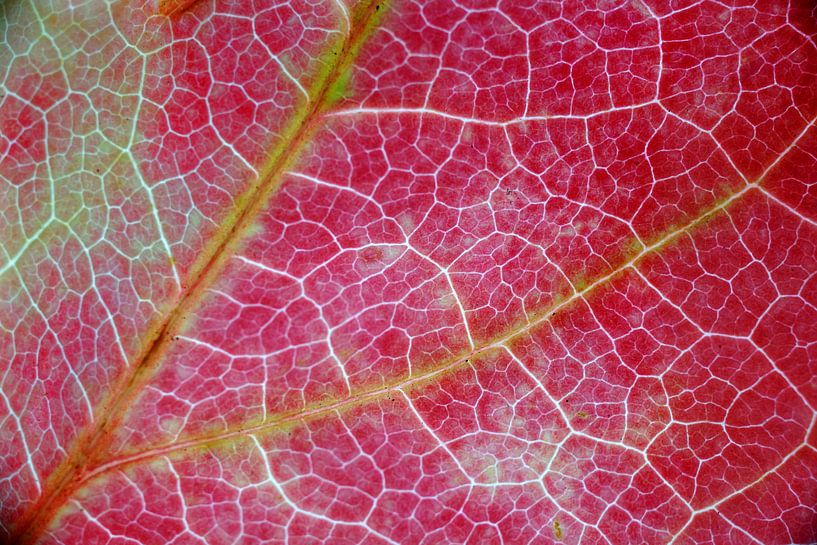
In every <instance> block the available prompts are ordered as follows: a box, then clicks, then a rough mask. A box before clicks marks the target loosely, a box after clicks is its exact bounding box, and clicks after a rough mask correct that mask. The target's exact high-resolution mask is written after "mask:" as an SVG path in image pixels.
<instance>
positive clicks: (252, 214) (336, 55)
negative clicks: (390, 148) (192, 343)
mask: <svg viewBox="0 0 817 545" xmlns="http://www.w3.org/2000/svg"><path fill="white" fill-rule="evenodd" d="M386 2H387V0H361V1H360V2H359V4H358V5H356V6H355V10H354V12H353V13H351V14H350V16H349V22H350V28H349V29H346V30H347V32H344V35H343V36H342V37H341V38H340V39H339V40H338V41H337V42H336V43H334V44H333V45H332V46H331V47H329V48H328V50H327V52H326V53H325V54H324V55H323V57H322V59H332V60H333V62H331V64H330V63H326V65H325V66H326V68H324V69H323V70H322V71H319V72H318V75H317V78H316V82H315V83H314V84H313V86H312V88H311V89H310V91H311V92H310V93H309V96H310V97H313V98H311V100H310V101H309V103H308V104H307V105H306V106H305V107H304V108H302V109H301V110H300V111H296V112H295V114H294V115H293V116H292V119H291V121H290V122H289V123H288V125H287V128H286V129H285V130H284V131H283V135H282V138H281V140H280V143H279V144H278V145H277V146H276V147H275V148H274V149H272V150H271V151H270V157H269V159H268V161H267V162H266V164H265V165H263V166H262V168H261V169H260V171H259V172H260V174H259V175H258V176H257V177H256V180H255V182H254V183H253V184H252V185H251V186H250V188H249V189H247V190H246V191H245V192H244V193H243V194H242V195H241V196H240V197H239V198H238V199H236V205H235V207H234V208H233V210H232V212H231V214H230V215H229V216H228V218H227V219H225V221H224V222H223V223H222V227H221V228H220V229H219V231H218V232H217V233H216V234H215V235H214V236H213V237H212V238H211V241H210V243H209V244H208V245H207V246H206V247H205V248H204V249H203V250H202V252H201V254H200V255H199V257H198V258H197V260H196V262H195V263H194V264H193V266H192V267H191V268H190V272H189V274H188V277H187V278H188V282H186V284H185V285H184V286H183V287H182V290H181V292H180V293H179V295H178V297H177V298H176V300H175V301H172V302H170V303H169V304H168V305H167V306H166V308H167V311H166V312H165V313H163V314H162V315H161V316H160V317H158V318H157V319H156V321H154V322H153V323H152V324H151V325H150V326H149V328H148V331H147V332H146V333H145V339H146V341H145V343H144V345H143V348H142V350H141V351H140V353H139V354H138V355H137V356H136V357H135V358H134V362H133V363H132V364H131V365H130V366H129V367H128V369H127V371H126V372H125V373H123V375H122V376H120V377H119V378H117V380H116V382H115V383H114V384H113V385H112V386H111V388H110V389H109V391H108V394H107V395H106V397H105V400H104V401H103V402H102V403H100V404H99V406H98V407H97V409H96V415H95V416H96V418H95V419H94V422H93V425H92V426H89V427H87V428H86V429H85V430H83V431H82V432H81V433H80V434H78V436H77V437H76V438H75V439H74V440H73V442H72V444H71V447H70V448H69V450H68V454H67V455H66V456H65V457H64V458H63V460H62V461H61V462H60V463H59V465H58V466H57V467H56V468H55V469H54V471H52V472H51V474H50V475H49V476H48V478H47V479H46V481H45V483H44V485H43V490H42V493H41V495H40V497H39V498H38V500H37V501H36V502H35V503H33V504H32V505H31V506H30V507H29V508H28V509H27V510H26V512H25V513H24V514H23V516H22V517H21V518H20V519H19V520H18V521H16V524H15V525H14V526H13V527H12V528H11V532H10V535H9V537H8V540H7V541H6V543H9V544H15V545H27V544H30V543H34V542H36V541H37V539H38V538H39V537H40V536H41V535H42V533H43V532H44V531H45V530H46V529H47V528H48V526H49V522H50V521H51V520H52V519H53V517H54V516H55V515H56V513H57V512H58V511H59V509H60V507H61V506H62V505H63V504H64V503H65V502H66V501H67V500H68V499H69V498H71V497H72V496H73V494H74V493H75V492H76V491H77V489H78V488H79V487H80V486H81V485H82V483H84V482H85V481H86V480H87V479H88V476H89V474H90V473H91V471H92V470H93V468H95V467H98V466H99V465H100V463H102V462H103V461H104V460H101V459H100V458H102V456H103V455H104V454H105V450H106V447H107V446H108V445H109V443H110V440H111V438H112V435H113V433H114V432H115V431H116V430H117V429H118V428H119V425H120V424H121V422H122V419H123V417H124V415H125V413H126V411H127V409H128V408H129V407H130V406H131V402H132V401H133V400H135V399H136V398H137V397H138V395H139V393H140V392H141V391H142V389H143V388H144V386H145V385H146V384H147V383H148V381H149V379H150V378H151V376H152V375H153V373H154V371H155V370H156V369H157V368H158V366H159V365H160V364H161V361H162V356H163V355H164V354H165V353H166V352H167V350H168V348H169V346H170V343H171V341H172V339H173V337H174V335H175V334H176V333H177V332H178V331H179V330H180V329H181V327H182V326H183V325H184V322H185V320H186V319H187V317H188V316H189V315H190V314H191V313H192V311H193V310H194V309H195V308H196V307H197V306H198V304H199V303H200V301H201V299H202V297H203V296H204V294H205V293H206V292H207V289H208V287H210V286H211V285H212V284H213V283H214V282H215V281H216V280H217V279H218V278H219V276H220V274H221V272H222V270H223V269H224V267H225V265H226V264H227V262H228V261H229V259H230V257H231V256H232V255H233V254H234V253H235V251H236V250H237V249H238V248H239V246H240V244H241V243H242V241H243V237H244V235H245V234H246V233H247V232H248V230H249V229H250V228H251V227H252V225H253V223H254V221H255V219H256V218H257V216H258V215H259V214H260V213H261V212H262V211H263V209H264V207H265V205H266V204H267V202H268V200H269V198H270V196H271V195H272V194H273V193H274V192H275V190H276V189H277V188H278V186H279V185H280V182H281V180H282V178H283V175H284V174H285V173H286V171H287V170H288V168H289V167H290V166H291V165H292V164H293V163H294V162H295V161H296V160H297V157H298V156H299V154H300V152H301V150H302V149H303V147H304V144H305V143H306V142H308V141H309V139H310V137H311V136H312V135H313V134H314V132H315V131H316V130H317V129H318V127H319V126H320V124H321V120H322V114H323V113H324V111H326V109H327V108H328V107H329V106H331V104H332V102H333V101H334V100H336V99H337V96H333V95H334V93H335V92H337V87H338V85H339V84H340V83H342V81H343V78H344V76H345V74H346V71H347V70H349V69H350V67H351V65H352V63H353V62H354V60H355V58H356V56H357V53H358V52H359V50H360V47H361V45H362V44H363V43H364V42H365V40H366V38H367V37H368V36H369V34H370V33H371V31H372V29H373V28H375V26H376V23H377V21H378V19H379V17H380V16H381V14H382V12H383V11H384V10H383V9H382V8H383V7H384V4H385V3H386ZM316 62H317V63H320V62H321V60H320V59H319V60H317V61H316ZM319 68H320V64H319Z"/></svg>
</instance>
